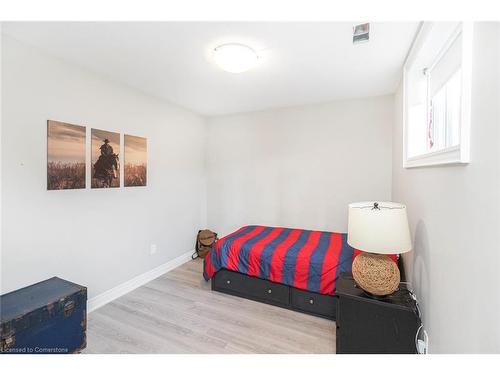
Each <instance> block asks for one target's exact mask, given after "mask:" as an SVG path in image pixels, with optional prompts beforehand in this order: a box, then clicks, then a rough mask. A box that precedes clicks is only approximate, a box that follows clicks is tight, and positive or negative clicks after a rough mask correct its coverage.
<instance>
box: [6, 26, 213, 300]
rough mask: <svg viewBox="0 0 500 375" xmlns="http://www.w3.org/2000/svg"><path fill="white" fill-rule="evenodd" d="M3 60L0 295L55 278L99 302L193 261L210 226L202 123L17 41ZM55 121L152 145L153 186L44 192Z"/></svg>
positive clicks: (10, 42) (11, 43) (150, 172)
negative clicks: (139, 279)
mask: <svg viewBox="0 0 500 375" xmlns="http://www.w3.org/2000/svg"><path fill="white" fill-rule="evenodd" d="M2 52H3V66H2V72H3V78H4V79H3V84H2V94H3V95H2V105H3V109H4V111H3V113H2V132H3V138H2V166H3V175H2V203H3V207H2V217H3V226H2V232H3V239H2V247H3V249H2V251H3V252H2V258H1V279H2V283H3V285H2V290H1V292H2V293H5V292H8V291H11V290H14V289H17V288H19V287H22V286H26V285H29V284H31V283H34V282H37V281H40V280H43V279H46V278H48V277H51V276H54V275H57V276H60V277H62V278H66V279H69V280H71V281H74V282H77V283H80V284H83V285H86V286H87V287H88V288H89V296H90V297H91V298H92V297H94V296H96V295H98V294H100V293H102V292H104V291H107V290H108V289H110V288H112V287H115V286H117V285H118V284H120V283H123V282H125V281H128V280H130V279H132V278H133V277H134V276H137V275H140V274H142V273H144V272H146V271H149V270H151V269H153V268H155V267H157V266H159V265H162V264H164V263H165V262H167V261H170V260H172V259H173V258H175V257H178V256H180V255H182V254H184V253H186V252H188V251H189V252H190V251H192V249H193V243H194V236H195V234H196V231H197V230H198V229H199V228H201V227H204V226H205V225H206V223H205V220H206V212H205V207H206V204H205V189H206V186H205V164H204V157H205V151H204V148H205V123H204V119H203V118H201V117H199V116H197V115H195V114H193V113H191V112H188V111H186V110H184V109H181V108H178V107H176V106H173V105H170V104H168V103H165V102H164V101H160V100H157V99H155V98H152V97H149V96H146V95H143V94H142V93H140V92H138V91H135V90H133V89H130V88H127V87H125V86H121V85H118V84H114V83H113V82H110V81H107V80H106V79H104V78H101V77H99V76H97V75H94V74H92V73H90V72H87V71H84V70H81V69H79V68H78V67H76V66H73V65H68V64H66V63H65V62H63V61H60V60H56V59H54V58H52V57H50V56H47V55H44V54H42V53H39V52H38V51H37V50H35V49H33V48H31V47H28V46H26V45H23V44H21V43H19V42H17V41H15V40H14V39H11V38H10V37H6V36H4V37H3V47H2ZM47 119H54V120H60V121H65V122H70V123H74V124H81V125H87V126H88V127H89V128H90V127H95V128H99V129H105V130H111V131H119V132H126V133H128V134H133V135H140V136H145V137H147V138H148V158H149V164H148V186H147V187H144V188H142V187H137V188H119V189H90V188H87V189H85V190H66V191H47V190H46V137H47V130H46V126H47V125H46V121H47ZM87 131H89V129H88V130H87ZM87 143H88V144H87V163H89V162H90V152H89V148H90V144H89V142H87ZM87 186H90V176H89V173H87ZM151 244H156V245H157V253H156V254H154V255H150V245H151ZM41 265H43V267H42V266H41Z"/></svg>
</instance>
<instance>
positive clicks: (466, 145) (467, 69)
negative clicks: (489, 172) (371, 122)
mask: <svg viewBox="0 0 500 375" xmlns="http://www.w3.org/2000/svg"><path fill="white" fill-rule="evenodd" d="M432 26H433V22H423V23H422V25H421V28H420V30H419V32H418V34H417V36H416V38H415V41H414V43H413V46H412V48H411V50H410V53H409V54H408V57H407V59H406V62H405V65H404V68H403V167H404V168H416V167H426V166H436V165H446V164H464V165H465V164H467V163H469V162H470V123H471V86H472V46H473V45H472V42H473V24H472V22H463V23H461V24H460V26H459V27H458V28H457V30H456V31H455V33H454V35H453V36H452V37H451V38H450V40H449V42H448V43H447V44H446V45H445V46H443V47H444V48H443V51H445V50H446V49H447V48H448V47H449V46H450V45H451V43H452V42H453V41H454V40H455V38H456V36H457V35H458V34H459V33H460V32H461V33H462V67H461V69H462V102H461V118H460V144H459V145H458V146H452V147H448V148H445V149H442V150H438V151H434V152H429V153H425V154H422V155H417V156H413V157H408V153H407V149H408V132H407V122H408V114H407V109H406V108H407V95H406V90H407V88H406V87H407V71H408V70H409V69H410V68H411V65H412V63H413V62H414V60H415V58H416V56H417V55H418V53H419V51H420V49H421V47H422V44H423V43H424V41H425V40H426V38H427V37H428V35H429V32H430V30H431V29H432Z"/></svg>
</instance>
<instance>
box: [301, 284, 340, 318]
mask: <svg viewBox="0 0 500 375" xmlns="http://www.w3.org/2000/svg"><path fill="white" fill-rule="evenodd" d="M291 304H292V307H293V308H295V309H297V310H301V311H304V312H308V313H312V314H314V315H319V316H322V317H325V318H329V319H333V320H335V316H336V312H337V311H336V309H337V301H336V299H335V297H334V296H330V295H325V294H319V293H313V292H308V291H305V290H299V289H295V288H292V290H291Z"/></svg>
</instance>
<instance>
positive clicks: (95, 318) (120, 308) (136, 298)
mask: <svg viewBox="0 0 500 375" xmlns="http://www.w3.org/2000/svg"><path fill="white" fill-rule="evenodd" d="M202 267H203V263H202V261H201V260H199V259H198V260H194V261H191V262H188V263H186V264H184V265H182V266H180V267H179V268H176V269H175V270H172V271H170V272H168V273H166V274H165V275H163V276H161V277H159V278H157V279H155V280H153V281H151V282H150V283H148V284H146V285H144V286H142V287H140V288H138V289H136V290H134V291H132V292H130V293H129V294H127V295H125V296H123V297H120V298H118V299H116V300H114V301H113V302H111V303H109V304H107V305H105V306H103V307H101V308H100V309H98V310H96V311H94V312H92V313H90V314H89V316H88V329H87V348H86V349H85V350H84V353H221V354H225V353H335V323H334V322H332V321H329V320H326V319H322V318H316V317H313V316H309V315H305V314H302V313H298V312H294V311H290V310H286V309H282V308H279V307H275V306H270V305H266V304H263V303H259V302H254V301H250V300H246V299H243V298H238V297H233V296H229V295H226V294H222V293H218V292H214V291H212V290H211V289H210V283H207V282H205V280H203V277H202Z"/></svg>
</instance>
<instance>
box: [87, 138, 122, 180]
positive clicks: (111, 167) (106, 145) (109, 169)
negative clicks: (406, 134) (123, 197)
mask: <svg viewBox="0 0 500 375" xmlns="http://www.w3.org/2000/svg"><path fill="white" fill-rule="evenodd" d="M91 138H92V141H91V149H92V174H91V176H92V183H91V187H92V188H93V189H96V188H97V189H98V188H111V187H120V159H119V153H120V133H114V132H109V131H106V130H99V129H92V131H91Z"/></svg>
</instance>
